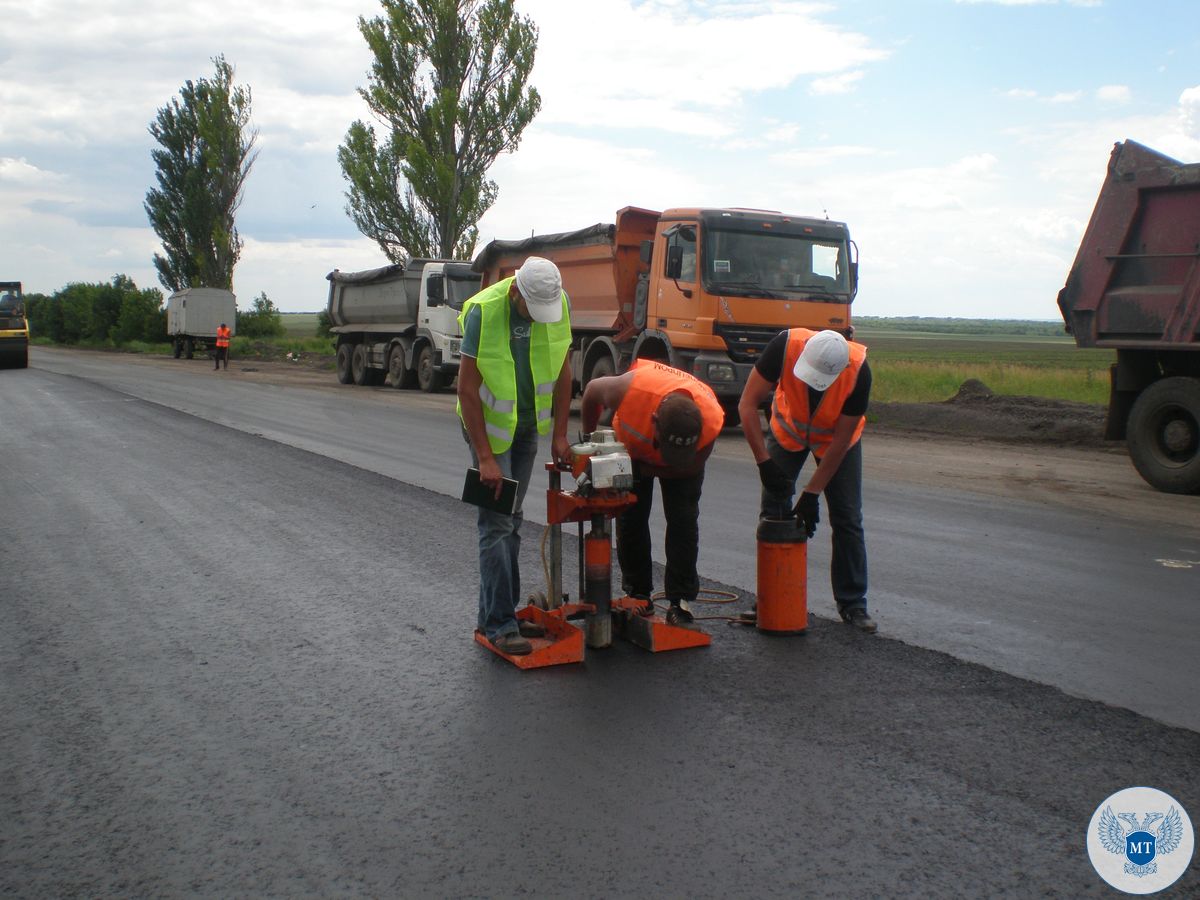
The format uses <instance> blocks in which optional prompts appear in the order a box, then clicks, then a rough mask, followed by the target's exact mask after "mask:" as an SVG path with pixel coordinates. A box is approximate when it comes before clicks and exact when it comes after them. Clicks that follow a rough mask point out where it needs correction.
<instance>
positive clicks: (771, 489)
mask: <svg viewBox="0 0 1200 900" xmlns="http://www.w3.org/2000/svg"><path fill="white" fill-rule="evenodd" d="M758 480H759V481H761V482H762V486H763V488H764V489H765V490H766V492H767V493H768V494H779V495H782V496H787V495H788V494H790V493H791V492H792V484H791V482H790V481H788V477H787V475H785V474H784V473H783V469H781V468H779V466H778V465H776V463H775V460H773V459H771V457H769V456H768V457H767V458H766V459H764V460H763V461H762V462H760V463H759V464H758Z"/></svg>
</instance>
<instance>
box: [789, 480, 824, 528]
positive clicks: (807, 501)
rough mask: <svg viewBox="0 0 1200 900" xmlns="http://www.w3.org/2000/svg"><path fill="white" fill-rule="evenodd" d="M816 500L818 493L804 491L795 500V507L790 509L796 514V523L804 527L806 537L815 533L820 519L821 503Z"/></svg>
mask: <svg viewBox="0 0 1200 900" xmlns="http://www.w3.org/2000/svg"><path fill="white" fill-rule="evenodd" d="M818 500H819V495H818V494H813V493H810V492H809V491H804V492H803V493H802V494H801V495H800V499H799V500H797V501H796V508H795V509H793V510H792V512H793V513H794V514H795V516H796V524H797V525H799V526H800V527H801V528H802V529H804V534H805V535H806V536H807V537H812V536H813V535H814V534H816V533H817V523H818V522H820V521H821V504H820V503H819V502H818Z"/></svg>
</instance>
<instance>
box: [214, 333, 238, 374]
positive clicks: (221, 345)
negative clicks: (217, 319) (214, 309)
mask: <svg viewBox="0 0 1200 900" xmlns="http://www.w3.org/2000/svg"><path fill="white" fill-rule="evenodd" d="M232 335H233V330H232V329H230V328H229V327H227V326H226V325H225V323H224V322H222V323H221V324H220V325H219V326H217V355H216V356H215V357H213V363H214V365H213V371H216V370H217V369H219V368H221V360H224V361H225V368H226V369H228V368H229V338H230V337H231V336H232Z"/></svg>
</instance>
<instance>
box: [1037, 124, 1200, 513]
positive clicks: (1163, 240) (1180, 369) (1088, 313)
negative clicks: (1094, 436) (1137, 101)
mask: <svg viewBox="0 0 1200 900" xmlns="http://www.w3.org/2000/svg"><path fill="white" fill-rule="evenodd" d="M1058 306H1059V309H1060V310H1061V311H1062V315H1063V319H1064V320H1065V321H1066V324H1067V331H1069V332H1070V333H1071V334H1073V335H1074V336H1075V343H1076V344H1077V345H1078V346H1080V347H1107V348H1112V349H1114V350H1116V352H1117V361H1116V364H1115V365H1113V367H1112V389H1111V392H1110V393H1109V405H1108V422H1107V425H1106V428H1105V437H1107V438H1109V439H1110V440H1121V439H1122V438H1123V439H1124V440H1125V442H1126V446H1127V447H1128V448H1129V456H1130V458H1131V459H1132V460H1133V464H1134V467H1135V468H1136V469H1137V470H1138V473H1139V474H1140V475H1141V476H1142V477H1143V478H1144V479H1145V480H1146V481H1147V482H1148V483H1149V484H1150V485H1152V486H1153V487H1155V488H1157V489H1158V490H1160V491H1167V492H1169V493H1176V494H1195V493H1200V163H1181V162H1179V160H1176V159H1172V158H1171V157H1169V156H1164V155H1163V154H1161V153H1157V152H1155V151H1154V150H1151V149H1150V148H1149V147H1144V146H1142V145H1141V144H1139V143H1137V142H1135V141H1125V142H1124V143H1120V144H1117V145H1116V146H1115V147H1114V148H1113V152H1112V156H1111V157H1110V158H1109V163H1108V175H1107V177H1106V178H1105V180H1104V184H1103V185H1102V186H1101V188H1100V196H1099V198H1098V199H1097V200H1096V206H1095V208H1094V209H1093V211H1092V218H1091V221H1090V222H1089V223H1088V227H1087V231H1086V232H1084V235H1083V240H1082V241H1080V244H1079V252H1078V254H1077V255H1076V257H1075V263H1074V265H1072V266H1071V272H1070V274H1069V275H1068V276H1067V283H1066V285H1065V286H1064V287H1063V289H1062V290H1061V291H1059V294H1058Z"/></svg>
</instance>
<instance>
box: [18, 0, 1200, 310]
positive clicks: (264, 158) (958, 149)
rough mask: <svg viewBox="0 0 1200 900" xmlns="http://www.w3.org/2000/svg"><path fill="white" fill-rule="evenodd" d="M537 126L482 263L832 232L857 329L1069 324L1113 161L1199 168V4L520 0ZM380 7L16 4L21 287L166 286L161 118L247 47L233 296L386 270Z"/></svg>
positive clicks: (508, 168) (506, 187)
mask: <svg viewBox="0 0 1200 900" xmlns="http://www.w3.org/2000/svg"><path fill="white" fill-rule="evenodd" d="M516 5H517V9H518V10H519V11H520V12H521V13H523V14H526V15H529V16H531V17H532V18H533V19H534V21H535V22H536V23H537V25H538V27H539V29H540V32H541V37H540V42H539V48H538V56H537V64H536V67H535V69H534V75H533V83H534V84H535V85H536V86H537V88H538V89H539V91H541V93H542V97H543V107H542V112H541V114H540V115H539V116H538V118H537V119H535V120H534V122H533V124H532V125H531V126H530V127H529V129H528V130H527V131H526V133H525V136H524V138H523V140H522V142H521V145H520V147H519V148H518V150H517V151H516V153H514V154H511V155H507V156H504V157H501V158H500V159H499V160H498V161H497V162H496V164H495V166H494V167H493V169H492V173H491V174H492V177H493V178H494V179H495V180H496V181H497V183H498V184H499V187H500V196H499V199H498V201H497V203H496V205H495V206H494V207H493V208H492V209H491V210H490V211H489V212H488V213H487V215H486V216H485V217H484V219H483V220H482V221H481V223H480V230H481V237H482V239H483V240H484V241H486V240H490V239H492V238H497V237H498V238H517V237H524V236H526V235H528V234H530V233H531V232H538V233H541V232H551V231H562V230H569V229H574V228H581V227H583V226H586V225H590V224H593V223H595V222H601V221H612V217H613V214H614V213H615V211H616V210H618V209H620V208H621V207H623V206H628V205H633V206H643V207H649V208H653V209H664V208H667V207H672V206H693V205H707V206H745V207H757V208H765V209H776V210H780V211H783V212H787V213H793V214H800V215H817V216H822V215H828V216H829V217H830V218H834V219H839V220H842V221H845V222H847V223H848V224H849V227H850V232H851V235H852V236H853V238H854V239H855V241H856V242H857V244H858V247H859V256H860V268H861V288H860V292H859V296H858V300H857V301H856V304H855V312H856V314H857V315H861V316H907V315H915V316H959V317H986V318H1033V319H1055V318H1057V315H1058V313H1057V308H1056V306H1055V302H1054V301H1055V297H1056V295H1057V292H1058V290H1059V288H1060V287H1062V284H1063V281H1064V280H1065V278H1066V274H1067V271H1068V269H1069V268H1070V264H1071V261H1072V260H1073V258H1074V255H1075V250H1076V247H1077V245H1078V241H1079V237H1080V235H1081V234H1082V232H1083V228H1084V227H1085V226H1086V224H1087V219H1088V216H1089V215H1090V212H1091V208H1092V204H1093V203H1094V201H1095V198H1096V194H1097V191H1098V189H1099V186H1100V183H1101V181H1102V180H1103V177H1104V171H1105V165H1106V163H1107V160H1108V155H1109V153H1110V151H1111V149H1112V145H1113V143H1114V142H1115V141H1119V140H1124V139H1125V138H1132V139H1134V140H1138V141H1140V142H1142V143H1144V144H1147V145H1149V146H1151V147H1153V148H1155V149H1157V150H1160V151H1161V152H1164V153H1167V154H1168V155H1171V156H1174V157H1176V158H1178V159H1180V160H1182V161H1184V162H1196V161H1200V7H1198V6H1197V4H1196V3H1195V2H1194V0H1177V2H1153V0H1142V2H1127V0H1057V2H1055V0H974V2H967V0H959V2H956V0H846V2H827V3H809V2H787V0H775V2H754V0H746V2H738V0H725V2H719V0H713V2H704V0H646V2H633V0H588V2H586V3H583V2H576V0H517V4H516ZM379 11H380V6H379V5H378V2H372V0H328V2H325V3H323V4H320V5H319V6H317V7H315V8H310V5H309V4H301V3H295V2H290V0H257V2H255V3H253V4H246V3H234V2H230V0H207V2H205V3H202V4H201V3H193V2H190V0H182V2H178V0H119V2H118V0H92V2H78V0H44V2H40V3H36V4H34V3H27V2H22V3H19V2H15V0H0V21H4V22H5V40H4V43H3V46H0V110H3V113H2V114H0V211H2V216H0V279H5V280H8V279H17V280H21V281H23V282H24V284H25V289H26V290H27V291H42V292H47V293H49V292H52V291H55V290H57V289H59V288H61V287H62V286H64V285H65V284H67V283H69V282H73V281H89V282H90V281H105V280H108V279H109V278H111V277H112V276H113V275H114V274H116V273H122V274H127V275H129V276H131V277H132V278H133V279H134V280H135V281H136V282H137V283H138V285H139V286H141V287H157V286H159V285H158V281H157V277H156V275H155V272H154V269H153V264H152V261H151V260H152V257H153V254H154V253H155V252H156V250H158V249H159V248H158V243H157V239H156V237H155V235H154V233H153V231H151V230H150V228H149V226H148V224H147V222H146V217H145V213H144V211H143V209H142V202H143V200H144V198H145V194H146V191H147V190H148V189H149V188H150V187H152V186H153V184H154V168H153V165H152V163H151V160H150V151H151V150H152V149H153V146H154V142H153V139H152V138H151V137H150V135H149V133H148V132H147V126H148V124H149V123H150V122H151V120H152V119H153V118H154V115H155V113H156V111H157V109H158V108H159V107H161V106H162V105H164V104H165V103H166V102H167V101H168V100H169V99H170V98H171V97H172V96H174V95H175V94H176V93H177V92H178V89H179V87H180V86H181V85H182V84H183V82H184V81H186V80H188V79H195V78H199V77H204V76H208V75H211V73H212V63H211V61H210V60H211V58H212V57H213V56H215V55H217V54H218V53H223V54H224V55H225V56H226V58H227V59H228V60H229V61H230V62H231V63H232V64H233V65H234V66H235V68H236V81H237V82H238V83H240V84H246V85H249V86H250V88H251V90H252V92H253V99H254V117H253V121H254V125H255V127H256V128H257V129H258V131H259V149H260V154H259V157H258V161H257V164H256V166H255V168H254V170H253V172H252V174H251V176H250V180H249V183H248V185H247V189H246V194H245V201H244V203H243V206H242V208H241V211H240V213H239V217H238V227H239V229H240V231H241V233H242V236H243V238H244V239H245V240H246V247H245V249H244V251H243V255H242V261H241V262H240V264H239V266H238V269H237V271H236V273H235V284H234V289H235V291H236V292H237V294H238V297H239V303H240V305H241V306H242V307H243V308H247V307H248V305H249V303H250V301H251V300H252V299H253V298H254V297H256V296H257V295H258V294H259V293H260V292H264V291H265V292H266V293H267V295H268V296H269V297H270V298H271V299H272V300H273V301H274V302H275V303H276V304H277V305H278V306H279V307H280V308H281V309H284V310H316V309H319V308H321V307H323V305H324V302H325V296H326V290H327V286H328V285H327V282H326V281H325V277H324V276H325V274H326V273H327V272H329V271H330V270H331V269H333V268H340V269H343V270H354V269H365V268H372V267H374V266H377V265H383V264H385V263H386V259H385V258H384V257H383V255H382V254H381V253H380V251H379V250H378V249H377V248H376V247H375V246H374V244H373V243H372V242H370V241H368V240H367V239H366V238H363V237H362V236H361V235H359V234H358V233H357V231H356V230H355V228H354V226H353V224H352V223H351V222H350V220H349V218H348V217H347V216H346V214H345V212H344V207H345V199H344V191H345V183H344V181H343V179H342V175H341V171H340V168H339V167H338V164H337V158H336V153H337V146H338V144H339V143H340V142H341V140H342V139H343V137H344V135H345V132H346V129H347V127H348V126H349V124H350V123H351V122H352V121H353V120H354V119H356V118H369V113H368V112H367V110H366V109H365V106H364V105H363V104H362V102H361V100H360V99H359V98H358V96H357V94H356V88H358V87H360V86H363V85H365V84H366V73H367V71H368V67H369V63H370V59H369V56H368V53H367V50H366V47H365V44H364V42H363V40H362V37H361V36H360V34H359V33H358V30H357V25H356V22H357V18H358V16H360V15H365V16H367V17H373V16H375V15H377V14H378V13H379Z"/></svg>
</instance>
